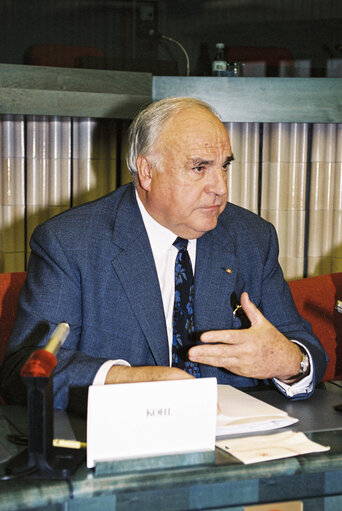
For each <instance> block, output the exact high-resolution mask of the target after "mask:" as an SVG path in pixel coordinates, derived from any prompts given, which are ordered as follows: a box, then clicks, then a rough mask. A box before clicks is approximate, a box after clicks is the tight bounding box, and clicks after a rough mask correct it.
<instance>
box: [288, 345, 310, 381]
mask: <svg viewBox="0 0 342 511" xmlns="http://www.w3.org/2000/svg"><path fill="white" fill-rule="evenodd" d="M299 347H300V346H299ZM300 349H301V352H302V360H301V361H300V371H299V373H297V374H295V375H293V376H291V377H290V378H287V379H288V380H295V379H297V378H300V377H301V376H304V375H305V374H306V373H308V372H309V367H310V359H309V355H308V354H307V353H306V351H304V349H303V348H301V347H300Z"/></svg>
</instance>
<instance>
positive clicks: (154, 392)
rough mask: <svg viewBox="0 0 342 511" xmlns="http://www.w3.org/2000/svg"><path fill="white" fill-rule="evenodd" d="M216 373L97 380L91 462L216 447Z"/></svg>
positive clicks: (92, 391)
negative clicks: (163, 378)
mask: <svg viewBox="0 0 342 511" xmlns="http://www.w3.org/2000/svg"><path fill="white" fill-rule="evenodd" d="M216 412H217V382H216V378H199V379H191V380H176V381H161V382H146V383H126V384H116V385H92V386H90V387H89V394H88V418H87V467H88V468H92V467H94V466H95V465H96V463H97V462H103V461H111V460H120V459H127V458H139V457H144V456H148V457H151V456H163V455H167V454H179V453H190V452H200V451H214V449H215V433H216Z"/></svg>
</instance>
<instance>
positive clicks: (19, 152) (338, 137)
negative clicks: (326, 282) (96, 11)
mask: <svg viewBox="0 0 342 511" xmlns="http://www.w3.org/2000/svg"><path fill="white" fill-rule="evenodd" d="M127 125H128V123H127V121H117V120H114V119H94V118H91V117H59V116H36V115H32V116H27V117H24V116H20V115H3V116H0V149H1V154H0V200H1V202H0V215H1V216H0V232H1V236H0V271H2V272H3V271H20V270H23V269H25V267H26V260H27V256H28V254H29V246H28V239H29V237H30V235H31V233H32V230H33V229H34V227H35V226H36V225H37V224H38V223H40V222H42V221H44V220H45V219H47V218H49V217H51V216H53V215H55V214H57V213H59V212H60V211H63V210H65V209H67V208H69V207H74V206H77V205H78V204H81V203H83V202H86V201H88V200H93V199H96V198H97V197H99V196H101V195H104V194H106V193H107V192H109V191H111V190H113V189H115V187H116V186H118V185H119V184H120V183H125V182H127V181H129V179H130V178H129V175H128V173H127V168H126V165H125V153H126V149H127V135H126V134H127ZM225 126H226V129H227V131H228V133H229V135H230V137H231V143H232V150H233V153H234V161H233V163H232V165H231V168H230V170H229V173H228V186H229V200H230V201H231V202H234V203H236V204H239V205H241V206H243V207H245V208H247V209H250V210H251V211H253V212H255V213H259V214H261V215H262V216H263V217H264V218H265V219H267V220H269V221H271V222H272V223H273V224H274V225H275V227H276V230H277V232H278V237H279V247H280V262H281V265H282V268H283V270H284V273H285V276H286V278H288V279H292V278H297V277H298V278H299V277H302V276H303V275H304V272H305V269H306V268H307V270H308V271H307V272H308V275H314V274H321V273H327V272H330V271H342V193H341V192H342V124H336V123H330V124H329V123H328V124H318V123H316V124H313V125H309V124H307V123H288V122H287V123H252V122H246V123H238V122H231V123H225ZM309 128H310V129H309ZM311 133H312V137H311ZM307 198H308V200H307Z"/></svg>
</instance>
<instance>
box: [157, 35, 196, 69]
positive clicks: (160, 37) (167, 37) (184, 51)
mask: <svg viewBox="0 0 342 511" xmlns="http://www.w3.org/2000/svg"><path fill="white" fill-rule="evenodd" d="M148 35H149V36H150V37H153V38H154V39H165V41H170V42H171V43H175V44H176V45H177V46H178V47H179V48H180V49H181V50H182V52H183V53H184V56H185V60H186V76H189V75H190V60H189V55H188V52H187V51H186V49H185V48H184V46H183V45H182V44H181V43H180V42H179V41H177V39H173V38H172V37H169V36H168V35H165V34H162V33H161V32H158V30H155V29H154V28H150V30H149V31H148Z"/></svg>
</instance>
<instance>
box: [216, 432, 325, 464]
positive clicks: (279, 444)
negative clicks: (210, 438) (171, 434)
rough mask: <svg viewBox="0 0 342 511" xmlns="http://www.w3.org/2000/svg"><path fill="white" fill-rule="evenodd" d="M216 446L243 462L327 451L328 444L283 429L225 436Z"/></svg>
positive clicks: (257, 461)
mask: <svg viewBox="0 0 342 511" xmlns="http://www.w3.org/2000/svg"><path fill="white" fill-rule="evenodd" d="M216 446H217V447H219V448H220V449H222V450H224V451H226V452H228V453H229V454H231V455H232V456H234V457H235V458H238V459H239V460H240V461H242V462H243V463H245V464H249V463H259V462H261V461H269V460H277V459H281V458H290V457H291V456H299V455H301V454H308V453H311V452H324V451H329V449H330V447H329V446H324V445H320V444H317V443H316V442H312V441H311V440H309V439H308V438H307V437H306V436H305V435H304V433H295V432H293V431H283V432H282V433H275V434H273V435H263V436H250V437H245V438H229V439H228V438H227V439H226V440H219V441H218V442H216Z"/></svg>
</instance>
